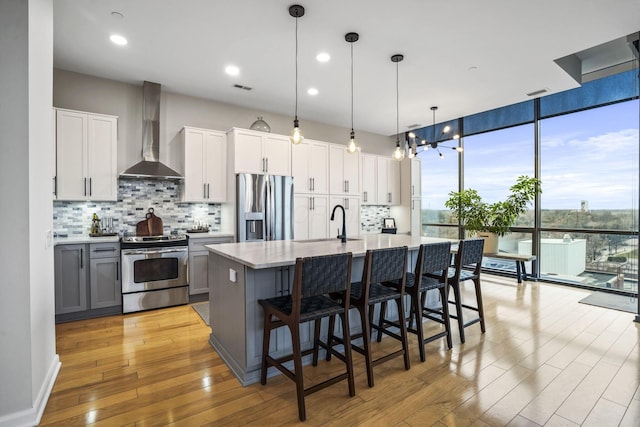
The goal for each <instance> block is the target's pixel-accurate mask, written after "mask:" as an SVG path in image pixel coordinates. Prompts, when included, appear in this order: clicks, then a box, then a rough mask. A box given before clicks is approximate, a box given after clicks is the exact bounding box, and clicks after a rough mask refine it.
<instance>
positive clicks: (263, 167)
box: [262, 157, 266, 172]
mask: <svg viewBox="0 0 640 427" xmlns="http://www.w3.org/2000/svg"><path fill="white" fill-rule="evenodd" d="M264 165H265V163H264V157H263V158H262V172H266V171H265V170H264V169H265V166H264Z"/></svg>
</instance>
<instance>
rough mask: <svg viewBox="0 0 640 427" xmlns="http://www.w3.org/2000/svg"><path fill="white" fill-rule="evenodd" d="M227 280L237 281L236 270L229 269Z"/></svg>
mask: <svg viewBox="0 0 640 427" xmlns="http://www.w3.org/2000/svg"><path fill="white" fill-rule="evenodd" d="M229 281H231V282H233V283H236V282H237V281H238V272H237V271H235V270H234V269H233V268H230V269H229Z"/></svg>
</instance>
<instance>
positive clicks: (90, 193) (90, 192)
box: [89, 178, 93, 196]
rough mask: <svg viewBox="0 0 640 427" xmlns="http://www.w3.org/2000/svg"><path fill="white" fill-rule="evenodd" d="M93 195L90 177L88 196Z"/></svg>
mask: <svg viewBox="0 0 640 427" xmlns="http://www.w3.org/2000/svg"><path fill="white" fill-rule="evenodd" d="M92 195H93V191H91V178H89V196H92Z"/></svg>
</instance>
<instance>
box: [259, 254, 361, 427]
mask: <svg viewBox="0 0 640 427" xmlns="http://www.w3.org/2000/svg"><path fill="white" fill-rule="evenodd" d="M351 264H352V254H351V252H349V253H346V254H337V255H327V256H319V257H309V258H298V259H296V267H295V273H294V279H293V288H292V292H291V295H285V296H280V297H275V298H268V299H262V300H258V303H259V304H260V305H261V306H262V308H263V310H264V335H263V341H262V370H261V372H260V382H261V383H262V384H263V385H264V384H266V383H267V369H268V367H269V366H275V367H276V368H277V369H279V370H280V371H281V372H282V373H283V374H285V375H286V376H287V377H288V378H290V379H291V380H292V381H294V382H295V383H296V393H297V397H298V416H299V417H300V421H304V420H305V419H306V409H305V403H304V398H305V396H307V395H309V394H311V393H315V392H316V391H318V390H321V389H323V388H325V387H327V386H330V385H332V384H334V383H336V382H338V381H342V380H344V379H346V380H347V382H348V386H349V396H355V385H354V379H353V361H352V358H351V348H350V347H349V346H345V348H344V355H343V354H341V353H340V352H338V351H337V350H335V349H334V348H333V347H331V348H330V349H329V350H328V354H334V355H335V356H336V357H338V358H339V359H340V360H342V361H343V362H344V363H345V366H346V370H345V372H343V373H341V374H340V375H336V376H334V377H332V378H329V379H327V380H325V381H323V382H321V383H319V384H315V385H314V386H312V387H309V388H305V387H304V377H303V372H302V357H303V356H306V355H308V354H313V365H314V366H316V365H317V363H318V348H319V342H320V338H319V335H320V322H321V320H322V319H323V318H325V317H329V318H331V319H335V316H336V315H339V316H340V318H341V320H342V322H341V323H342V334H343V336H344V337H345V340H346V341H349V340H350V339H351V337H350V332H349V307H350V299H349V295H350V290H351V284H350V282H351ZM335 292H340V293H342V294H344V295H345V297H344V298H343V299H341V301H340V302H337V301H336V300H334V299H332V298H329V297H328V296H327V294H329V293H335ZM312 320H313V321H314V322H315V324H314V330H315V337H314V346H313V348H310V349H307V350H304V351H302V349H301V344H300V324H301V323H305V322H310V321H312ZM332 323H333V322H332ZM282 326H287V327H288V328H289V330H290V332H291V342H292V347H293V353H292V354H291V355H288V356H284V357H279V358H277V359H276V358H273V357H271V356H270V355H269V339H270V335H271V330H272V329H276V328H279V327H282ZM290 360H293V365H294V371H293V372H292V371H291V370H289V369H288V368H287V367H285V366H284V363H285V362H288V361H290Z"/></svg>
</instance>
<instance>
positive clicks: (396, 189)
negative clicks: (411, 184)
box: [377, 156, 400, 205]
mask: <svg viewBox="0 0 640 427" xmlns="http://www.w3.org/2000/svg"><path fill="white" fill-rule="evenodd" d="M377 183H378V204H379V205H397V204H399V203H400V162H398V161H396V160H393V159H391V158H389V157H382V156H378V180H377Z"/></svg>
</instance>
